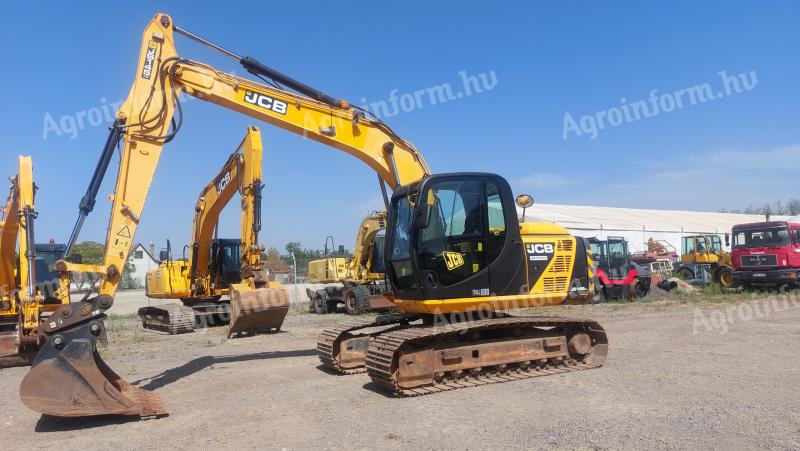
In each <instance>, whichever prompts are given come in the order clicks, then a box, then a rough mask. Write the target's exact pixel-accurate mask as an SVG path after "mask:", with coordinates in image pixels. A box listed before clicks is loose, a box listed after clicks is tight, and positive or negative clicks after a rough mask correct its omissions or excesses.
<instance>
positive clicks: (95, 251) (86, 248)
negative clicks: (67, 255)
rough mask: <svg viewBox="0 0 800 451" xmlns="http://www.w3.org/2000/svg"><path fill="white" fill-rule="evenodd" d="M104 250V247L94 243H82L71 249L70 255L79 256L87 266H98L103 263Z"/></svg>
mask: <svg viewBox="0 0 800 451" xmlns="http://www.w3.org/2000/svg"><path fill="white" fill-rule="evenodd" d="M104 250H105V246H103V245H102V244H100V243H98V242H96V241H84V242H82V243H78V244H76V245H75V246H73V247H72V255H75V254H78V255H80V256H81V258H82V260H83V263H85V264H87V265H99V264H101V263H103V253H104Z"/></svg>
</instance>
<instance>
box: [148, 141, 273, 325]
mask: <svg viewBox="0 0 800 451" xmlns="http://www.w3.org/2000/svg"><path fill="white" fill-rule="evenodd" d="M262 154H263V148H262V141H261V131H260V130H259V129H258V128H256V127H249V128H248V129H247V136H245V138H244V140H243V141H242V143H241V144H240V145H239V148H238V149H237V150H236V152H234V153H233V154H231V156H230V158H228V161H227V162H226V163H225V165H224V166H223V167H222V170H220V172H219V173H218V174H217V175H216V176H215V177H214V179H213V180H212V181H211V182H210V183H209V184H208V185H206V186H205V187H204V188H203V190H202V191H201V192H200V196H199V197H198V199H197V205H196V206H195V209H194V221H193V227H192V239H191V243H192V244H191V250H190V253H189V258H188V259H186V258H184V259H180V260H173V259H172V252H171V249H170V246H169V243H167V251H166V252H162V254H163V255H162V257H164V258H161V259H160V260H162V261H161V263H160V264H159V265H158V268H155V269H152V270H150V271H148V272H147V276H146V284H145V286H146V288H145V294H146V295H147V297H148V298H153V299H179V300H180V301H181V303H182V305H180V304H162V305H148V306H147V307H142V308H140V309H139V318H141V321H142V326H143V327H144V328H145V329H155V330H161V331H166V332H169V333H170V334H178V333H185V332H192V331H194V328H195V325H196V324H199V325H215V324H216V325H222V324H227V323H228V322H229V318H230V316H231V300H233V301H234V307H235V308H236V309H237V312H238V311H241V309H242V305H241V299H242V297H243V296H269V298H266V299H260V300H257V301H255V302H254V301H253V300H250V301H247V305H250V306H257V307H259V308H260V309H261V311H259V312H258V313H257V314H255V313H251V314H250V315H249V317H248V320H247V322H243V321H241V318H237V319H238V320H237V321H235V322H234V323H233V324H231V325H230V331H229V334H231V335H234V334H241V333H245V332H249V333H253V332H262V331H279V330H280V328H281V325H282V324H283V320H284V318H285V317H286V313H287V312H288V311H289V302H288V298H285V297H282V296H281V295H283V294H285V291H282V290H281V285H280V283H279V282H275V281H269V273H268V271H267V270H266V268H264V265H263V262H262V255H263V253H264V246H263V245H260V244H258V233H259V231H260V230H261V190H262V188H263V184H262V176H261V173H262V167H261V161H262ZM237 192H238V193H239V195H240V197H241V200H242V202H241V231H242V233H241V236H242V238H241V240H237V239H219V238H216V236H215V235H216V233H215V232H216V230H217V227H218V224H219V216H220V213H221V212H222V210H223V208H225V205H227V204H228V202H230V200H231V199H232V198H233V196H234V194H236V193H237ZM184 249H185V248H184ZM263 288H269V289H270V290H264V289H263ZM239 316H240V315H239ZM234 317H237V315H234Z"/></svg>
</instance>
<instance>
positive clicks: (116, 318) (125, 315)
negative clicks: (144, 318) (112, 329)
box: [108, 313, 139, 321]
mask: <svg viewBox="0 0 800 451" xmlns="http://www.w3.org/2000/svg"><path fill="white" fill-rule="evenodd" d="M137 318H139V314H138V313H122V314H118V313H112V314H110V315H108V319H110V320H111V321H122V320H126V319H137Z"/></svg>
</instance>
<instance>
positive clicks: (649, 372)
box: [0, 299, 800, 449]
mask: <svg viewBox="0 0 800 451" xmlns="http://www.w3.org/2000/svg"><path fill="white" fill-rule="evenodd" d="M754 308H755V309H754ZM545 311H546V312H548V313H552V314H558V315H572V316H581V317H592V318H596V319H598V320H599V321H600V322H601V324H603V325H604V326H605V328H606V329H607V331H608V336H609V340H610V355H609V358H608V360H607V362H606V365H605V366H604V367H602V368H600V369H595V370H591V371H581V372H576V373H570V374H565V375H556V376H548V377H542V378H534V379H528V380H522V381H515V382H509V383H505V384H493V385H487V386H482V387H476V388H470V389H464V390H456V391H450V392H444V393H439V394H436V395H430V396H424V397H419V398H410V399H399V398H392V397H387V396H386V395H385V394H384V393H382V392H380V391H377V390H375V389H373V387H372V386H371V384H370V383H369V377H368V376H366V375H364V374H361V375H354V376H332V375H329V374H327V373H325V372H323V371H321V370H320V369H319V368H318V360H317V357H316V355H315V352H314V347H315V342H316V336H317V334H318V333H319V331H320V330H321V329H323V328H324V327H327V326H329V325H331V324H333V323H334V322H335V321H336V320H337V318H341V315H327V316H316V315H308V314H294V315H291V316H290V317H289V318H287V321H286V324H285V326H284V328H285V332H282V333H280V334H277V335H265V336H258V337H251V338H242V339H235V340H226V339H225V330H224V328H217V329H213V330H209V331H203V332H197V333H194V334H190V335H182V336H168V335H161V334H158V333H153V332H150V331H143V330H140V329H139V326H138V325H137V323H136V322H135V321H132V320H116V321H109V324H108V326H109V333H110V336H111V343H110V345H109V347H108V348H107V349H105V350H104V351H103V354H104V355H105V356H106V358H107V361H108V362H109V363H110V365H111V367H112V368H114V369H115V370H116V371H117V372H118V373H120V374H121V375H123V376H124V377H125V378H126V379H127V380H128V381H130V382H131V383H133V384H134V385H136V386H139V387H142V388H147V389H152V390H155V391H156V392H157V393H159V394H160V395H161V396H162V397H163V399H164V402H165V403H166V404H167V407H168V409H169V410H170V413H171V414H170V416H169V417H166V418H162V419H158V420H147V421H127V420H125V419H120V418H106V419H99V420H98V419H88V420H87V419H77V420H76V419H72V420H65V419H55V418H50V417H41V416H40V415H38V414H35V413H34V412H32V411H30V410H28V409H27V408H25V407H24V406H23V405H22V404H21V402H20V401H19V398H18V396H17V389H18V386H19V382H20V380H21V379H22V377H23V375H24V374H25V372H26V371H27V370H26V369H25V368H12V369H4V370H0V393H5V395H4V396H3V397H2V399H0V424H2V425H4V426H5V430H6V433H5V434H4V438H3V445H4V448H6V449H22V448H25V449H29V448H55V447H57V448H59V449H108V448H111V447H114V448H118V449H119V448H124V449H129V448H137V449H138V448H148V449H149V448H176V449H186V448H194V447H202V448H207V447H211V446H214V447H216V448H219V449H230V448H240V447H246V448H256V447H258V448H269V449H278V448H288V449H316V448H334V449H375V448H403V449H406V448H415V449H418V448H422V449H431V448H437V449H441V448H446V449H500V448H515V449H519V448H528V449H529V448H554V447H556V448H569V449H574V448H583V449H586V448H590V449H595V448H614V449H620V448H627V449H633V448H636V449H640V448H678V449H686V448H728V449H744V448H748V449H752V448H778V449H780V448H783V449H797V448H800V392H799V391H798V389H797V387H798V383H800V374H799V372H800V369H798V364H797V361H796V360H794V358H790V356H791V355H797V354H798V353H800V306H798V307H793V308H788V309H781V311H776V309H775V308H774V305H773V304H770V303H769V302H767V301H751V302H746V303H743V302H742V300H737V301H733V302H721V303H695V302H687V301H686V300H685V299H684V300H682V301H659V302H655V303H649V304H626V305H623V304H604V305H593V306H576V307H553V308H548V309H546V310H545ZM34 431H36V433H34Z"/></svg>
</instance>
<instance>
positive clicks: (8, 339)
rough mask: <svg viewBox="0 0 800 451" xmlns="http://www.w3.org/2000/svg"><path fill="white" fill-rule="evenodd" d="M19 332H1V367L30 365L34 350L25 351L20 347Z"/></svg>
mask: <svg viewBox="0 0 800 451" xmlns="http://www.w3.org/2000/svg"><path fill="white" fill-rule="evenodd" d="M18 343H19V340H18V339H17V332H16V331H11V332H8V333H0V368H11V367H15V366H25V365H30V364H31V361H32V360H33V356H34V354H35V353H34V352H23V351H22V350H20V347H19V344H18Z"/></svg>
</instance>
